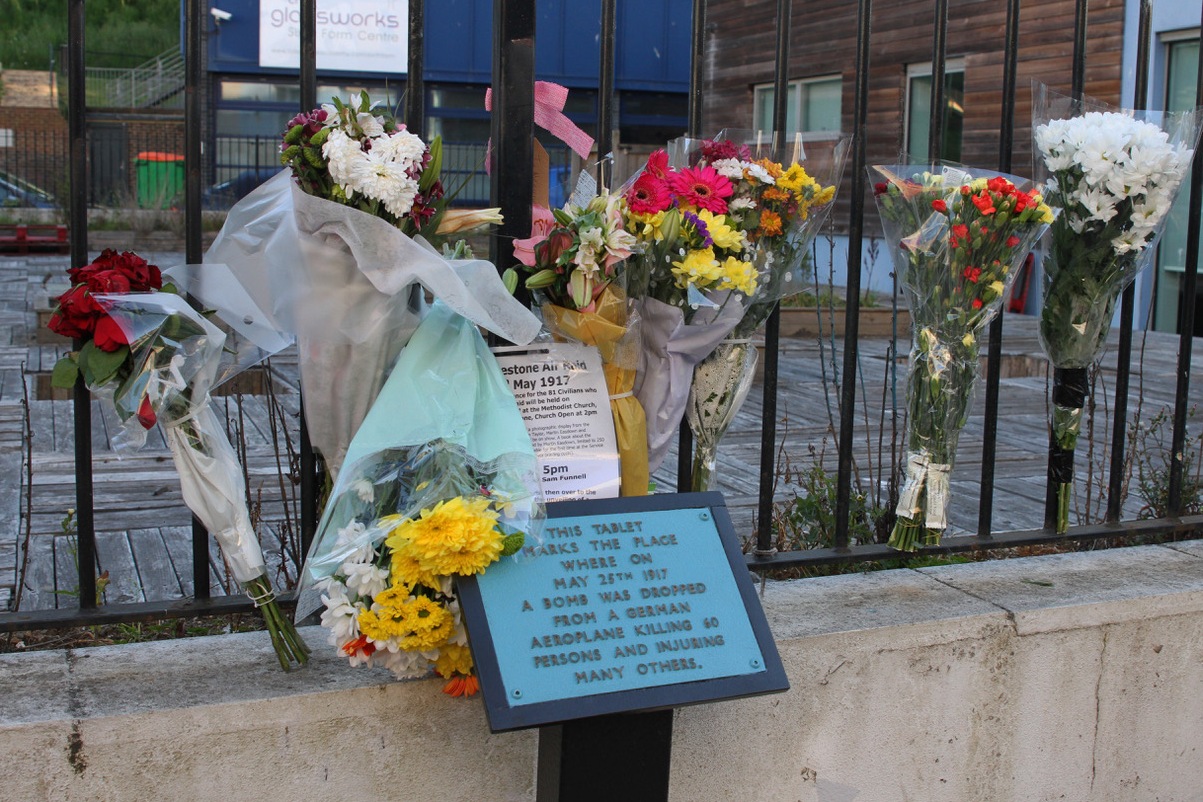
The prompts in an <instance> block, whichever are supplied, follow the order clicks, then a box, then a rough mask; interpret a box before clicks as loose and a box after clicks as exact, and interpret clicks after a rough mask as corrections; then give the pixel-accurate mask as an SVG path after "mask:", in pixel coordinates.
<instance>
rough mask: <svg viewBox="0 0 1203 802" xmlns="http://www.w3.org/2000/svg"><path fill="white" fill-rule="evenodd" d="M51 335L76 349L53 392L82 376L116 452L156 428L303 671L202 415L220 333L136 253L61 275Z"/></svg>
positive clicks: (216, 426) (191, 502)
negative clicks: (107, 417)
mask: <svg viewBox="0 0 1203 802" xmlns="http://www.w3.org/2000/svg"><path fill="white" fill-rule="evenodd" d="M69 274H70V276H71V278H72V280H73V281H74V282H75V283H74V284H73V285H72V287H71V288H70V289H69V290H67V291H66V292H65V293H63V295H62V296H60V297H59V304H58V307H57V308H56V309H55V311H54V314H53V315H52V316H51V318H50V323H49V325H50V328H51V329H52V330H53V331H56V332H58V333H59V334H64V335H66V336H69V337H74V338H76V339H78V340H83V344H82V346H81V347H80V349H79V350H78V351H74V352H72V353H70V354H68V355H67V356H65V357H63V358H62V359H60V360H59V362H58V364H56V365H55V367H54V375H53V384H54V385H55V386H57V387H71V386H73V385H74V384H75V382H76V380H77V378H78V377H79V376H81V375H82V377H83V379H84V382H85V383H86V384H87V386H88V389H90V390H91V391H92V392H94V393H96V394H97V395H99V396H100V397H102V398H105V399H108V400H109V401H111V403H112V404H113V406H114V408H115V409H116V412H117V417H118V418H119V419H120V420H121V421H122V422H123V423H124V424H125V427H124V429H123V430H122V431H121V432H119V433H118V434H117V435H115V436H114V437H113V445H114V447H115V448H117V449H122V448H129V447H131V446H132V447H137V446H140V445H142V444H143V443H144V442H145V439H146V431H147V430H148V429H151V428H153V427H154V425H155V424H156V423H159V424H161V425H162V427H163V433H164V437H165V438H166V440H167V444H168V446H169V447H170V448H171V454H172V458H173V460H174V462H175V466H176V470H177V471H178V473H179V475H180V484H181V488H182V490H183V496H184V502H185V503H186V504H187V505H188V507H189V509H191V510H192V512H193V513H195V515H196V516H197V518H199V519H200V520H201V521H202V522H203V523H204V524H205V526H206V527H207V528H208V529H209V531H210V532H212V533H213V536H214V537H215V538H216V539H217V542H218V544H219V545H220V546H221V549H222V553H223V554H224V555H225V558H226V562H227V563H228V564H229V566H230V570H231V572H232V573H233V574H234V578H235V580H237V581H238V583H239V585H241V587H242V588H243V589H244V590H245V591H246V593H247V594H248V595H249V596H250V597H251V598H252V599H253V600H254V601H255V604H256V606H257V607H259V610H260V612H262V614H263V617H264V620H265V621H266V623H267V628H268V632H269V633H270V635H271V639H272V645H273V647H274V648H275V651H276V656H277V657H278V658H279V660H280V665H281V667H282V668H284V669H285V670H288V668H289V667H290V665H291V663H292V662H294V661H295V662H298V663H304V662H305V661H306V660H308V657H309V650H308V648H307V647H306V645H305V642H304V641H302V640H301V638H300V636H299V635H298V634H297V632H296V629H295V627H294V626H293V625H292V622H291V621H289V620H288V619H287V618H286V617H285V616H284V614H283V613H282V612H281V610H280V608H279V605H278V604H277V603H276V601H275V595H274V592H273V590H272V585H271V580H270V579H269V578H268V576H267V572H266V570H265V567H264V563H263V555H262V552H261V551H260V548H259V541H258V539H257V538H256V536H255V531H254V529H253V527H252V526H251V521H250V514H249V512H248V508H247V502H246V496H245V491H244V490H243V481H242V470H241V468H240V467H239V465H238V458H237V455H236V454H235V453H234V449H233V447H232V446H231V445H230V441H229V439H228V438H227V437H226V433H225V427H224V425H223V424H222V422H220V421H219V420H218V419H217V416H216V415H215V414H214V413H213V411H212V409H211V408H210V406H209V388H210V387H211V386H212V384H213V381H214V377H215V376H216V374H217V370H218V365H219V363H220V361H221V357H222V351H223V346H224V345H225V334H223V333H222V332H221V331H220V330H219V329H218V328H217V327H215V326H214V325H213V324H212V323H210V322H209V321H207V320H205V319H204V318H203V317H202V316H201V315H200V313H198V312H197V311H196V310H194V309H193V308H192V307H191V306H189V305H188V303H187V301H185V300H184V299H183V298H181V297H180V296H178V295H175V294H174V293H171V292H154V291H153V290H159V289H168V290H170V289H171V287H163V286H162V279H161V277H160V274H159V269H158V268H157V267H155V266H154V265H151V264H148V263H147V262H146V261H145V260H144V259H142V258H141V257H139V256H137V255H136V254H133V253H130V252H126V253H121V254H118V253H116V252H114V251H105V252H104V253H102V254H101V255H100V257H99V258H98V259H97V260H96V261H94V262H92V263H91V264H89V265H86V266H84V267H80V268H72V270H70V271H69Z"/></svg>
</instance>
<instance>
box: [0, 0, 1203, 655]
mask: <svg viewBox="0 0 1203 802" xmlns="http://www.w3.org/2000/svg"><path fill="white" fill-rule="evenodd" d="M614 2H615V0H603V9H602V11H603V13H602V16H601V18H602V20H603V21H605V27H604V29H603V30H602V31H601V41H602V43H603V46H602V48H601V52H602V63H601V66H600V70H601V75H602V76H603V79H602V81H600V82H599V83H600V85H601V86H602V87H603V88H605V89H606V91H602V92H600V93H599V109H598V119H599V120H600V121H602V131H601V132H600V134H601V135H600V136H599V141H600V142H601V144H602V146H603V148H604V146H605V143H607V142H608V135H607V133H606V132H607V131H608V129H609V127H610V126H609V123H608V121H610V120H611V119H612V101H613V97H612V88H611V87H612V82H611V78H612V76H613V74H614V62H613V59H614V55H613V53H614V48H613V42H614V37H615V29H614V19H615V16H614ZM83 5H84V3H83V0H70V2H69V9H70V15H71V16H70V22H71V54H72V55H71V59H70V71H71V73H72V76H73V77H74V76H82V74H83V64H82V53H83V24H82V22H83ZM423 6H424V3H423V2H422V0H411V2H410V4H409V8H410V15H411V16H410V20H411V26H412V27H413V29H414V30H421V29H422V25H421V23H422V18H423V16H422V15H423ZM706 6H707V4H706V3H705V2H704V0H695V2H694V3H693V19H692V26H693V38H692V74H691V85H690V111H689V117H688V120H689V133H691V134H693V135H699V134H702V133H703V128H702V126H703V119H702V97H703V94H702V93H703V90H704V81H703V77H702V76H703V72H702V70H703V65H704V64H705V63H706V46H705V44H706V36H707V34H706V31H707V27H706V26H707V22H706ZM872 6H873V3H872V0H859V1H858V3H857V4H856V32H857V35H856V60H855V89H854V101H855V102H854V108H853V114H852V121H853V122H852V133H853V136H854V147H853V153H852V157H851V165H850V174H851V175H852V176H853V183H852V186H853V187H854V189H853V191H852V192H851V205H850V212H849V217H848V220H847V230H848V235H849V240H850V244H849V249H848V254H849V256H848V270H847V282H848V286H847V306H846V309H845V346H844V352H843V375H844V376H846V377H853V376H856V375H857V371H858V347H859V342H858V338H857V334H858V315H859V307H860V297H861V292H860V289H861V254H862V245H863V241H864V238H865V231H864V222H865V216H866V209H865V193H864V192H863V191H861V189H860V185H859V182H860V181H861V180H863V176H864V175H865V168H866V165H867V156H866V131H867V126H868V108H869V105H868V99H869V87H870V81H869V77H870V74H871V71H872V64H871V58H870V33H871V20H872ZM935 9H936V14H935V25H934V30H933V42H934V46H933V53H932V75H933V80H932V81H931V86H932V93H933V95H934V97H933V98H932V103H931V108H932V109H939V108H940V107H941V105H942V104H941V98H940V93H941V92H942V88H943V83H944V82H943V74H944V72H945V61H946V55H947V52H946V51H947V24H948V3H947V0H937V2H936V5H935ZM185 10H186V41H187V46H186V53H187V64H188V65H189V72H188V85H189V87H192V88H194V87H195V86H197V85H198V82H199V78H200V76H199V68H198V66H197V65H199V63H200V62H199V60H200V55H201V54H200V29H201V25H203V22H204V20H203V14H204V9H203V8H202V6H201V4H200V2H199V0H187V2H186V9H185ZM791 10H792V6H791V2H790V0H778V2H777V4H776V15H777V19H776V26H775V30H776V31H777V32H778V37H777V41H776V67H775V71H774V76H773V80H774V85H775V95H774V97H775V107H774V110H773V116H774V120H775V124H776V125H775V127H777V128H779V129H784V128H785V125H784V123H785V119H786V100H787V95H788V93H787V91H786V86H787V81H788V77H789V70H788V66H787V65H788V64H789V58H790V46H791V43H790V33H791V25H790V17H791ZM1019 10H1020V0H1006V33H1005V43H1004V64H1005V74H1004V85H1003V89H1002V92H1001V119H1000V131H1001V132H1002V137H1001V139H1000V141H999V156H998V162H997V167H998V169H999V170H1000V171H1007V170H1009V168H1010V153H1011V150H1012V144H1013V143H1012V142H1011V141H1010V138H1011V131H1012V128H1013V122H1014V119H1015V107H1016V87H1015V75H1016V63H1017V54H1018V52H1019V47H1020V44H1021V43H1020V41H1019V32H1018V31H1019V25H1018V22H1019ZM1086 10H1087V0H1077V4H1076V15H1075V18H1076V24H1075V27H1074V30H1073V32H1072V36H1073V38H1072V42H1073V60H1072V64H1073V89H1075V90H1077V91H1081V89H1082V86H1083V83H1084V76H1085V68H1086V41H1087V32H1086V23H1087V14H1086ZM1140 10H1141V16H1142V24H1141V34H1140V36H1141V37H1142V38H1143V39H1144V40H1145V41H1146V42H1147V40H1148V38H1149V33H1148V31H1149V27H1148V19H1149V15H1150V13H1151V11H1150V4H1149V2H1148V0H1144V1H1143V2H1141V4H1140ZM315 13H316V12H315V0H303V2H302V3H301V34H302V36H301V40H302V52H301V64H302V68H301V87H302V93H301V94H302V103H301V105H302V108H304V109H308V108H312V107H313V105H314V104H315V103H316V101H317V98H316V97H315V90H316V75H315V62H316V47H315V41H316V30H315V22H314V20H315ZM535 33H536V31H535V2H534V0H497V2H496V4H495V14H494V43H493V47H494V73H493V86H494V101H493V102H494V113H493V118H492V141H493V147H494V153H495V155H496V158H497V162H496V164H497V169H495V170H494V171H493V175H492V183H491V191H492V198H491V200H492V202H493V204H495V205H499V206H501V207H502V208H503V210H504V212H505V216H506V223H505V226H504V227H503V228H502V229H501V230H500V231H499V232H497V233H496V234H495V235H494V237H493V240H492V244H493V255H494V258H495V259H496V257H497V256H498V255H499V254H500V253H501V251H502V247H503V244H504V243H505V242H506V240H507V239H508V238H512V237H524V236H526V235H527V234H528V232H529V230H530V205H531V175H530V168H529V165H530V164H531V141H532V133H533V119H532V114H533V105H534V104H533V83H534V77H535V76H534V74H533V71H534V64H535V58H534V41H535ZM423 47H424V43H423V42H422V40H421V37H418V38H417V39H415V40H414V41H413V42H412V43H411V47H410V82H411V87H420V86H421V85H422V82H421V63H422V53H423ZM1148 64H1149V57H1148V50H1147V47H1146V48H1142V55H1141V59H1140V63H1139V64H1138V65H1137V67H1138V71H1139V72H1138V77H1137V84H1138V86H1141V87H1145V86H1147V82H1148ZM69 85H70V86H71V87H72V92H71V98H70V111H71V116H70V130H71V137H72V148H71V153H72V163H71V167H72V177H73V180H79V181H81V182H82V179H83V174H84V173H83V170H84V158H83V156H84V149H83V147H84V146H83V143H84V135H85V130H84V113H85V109H86V103H85V98H84V95H83V92H82V86H83V82H82V81H72V82H71V83H70V84H69ZM1199 85H1200V94H1201V95H1203V71H1201V75H1200V80H1199ZM1142 91H1143V90H1142ZM1139 97H1142V96H1140V95H1138V98H1139ZM1201 100H1203V98H1201ZM423 104H424V93H423V92H420V91H411V92H410V93H409V94H408V102H407V108H406V117H407V119H408V120H409V122H410V124H411V125H414V126H415V127H418V128H420V121H421V120H422V119H423V116H424V112H425V109H424V106H423ZM199 113H200V111H199V106H197V107H192V106H190V107H189V108H188V110H187V115H188V120H189V123H188V125H187V128H188V130H189V131H190V132H196V131H199V129H200V126H199V125H197V124H196V122H195V115H198V114H199ZM941 124H942V120H941V116H940V115H939V114H933V116H932V119H931V123H930V134H931V138H932V139H931V142H932V145H933V147H932V151H931V152H937V150H936V148H935V144H936V143H938V142H939V141H940V133H941V132H940V127H941ZM198 137H199V134H194V135H193V136H191V138H190V139H189V141H188V143H187V157H188V160H189V162H188V163H189V169H188V174H187V191H186V197H187V205H186V215H187V226H186V239H187V243H188V256H187V258H188V260H189V261H199V257H200V234H201V229H200V206H201V203H200V198H201V171H200V143H199V139H198ZM1191 186H1192V195H1191V206H1190V212H1189V213H1190V216H1191V219H1193V220H1198V219H1200V211H1201V209H1200V204H1201V202H1203V159H1196V160H1195V163H1194V170H1193V173H1192V175H1191ZM72 203H73V207H72V211H73V215H74V216H75V217H74V219H81V216H80V215H82V212H83V208H82V199H81V198H80V197H78V196H75V197H73V198H72ZM85 233H86V232H83V231H82V230H80V229H78V228H75V229H73V230H72V261H73V263H74V264H77V265H82V264H83V263H84V262H85V261H86V258H87V254H86V240H85V238H84V237H85ZM1198 251H1199V227H1198V226H1192V227H1191V229H1190V234H1189V240H1188V243H1187V253H1188V263H1187V266H1186V273H1185V279H1184V282H1185V293H1186V296H1187V297H1189V298H1193V297H1194V294H1195V291H1196V271H1197V268H1198V265H1197V254H1198ZM1132 295H1133V293H1132V290H1131V289H1130V290H1129V291H1128V292H1127V293H1126V294H1125V297H1124V301H1123V320H1124V326H1125V328H1126V331H1125V332H1124V335H1123V337H1122V339H1121V344H1120V349H1119V355H1118V360H1117V365H1118V367H1117V382H1116V386H1117V388H1119V391H1120V394H1121V395H1126V392H1127V389H1126V388H1127V381H1128V378H1129V376H1130V375H1131V371H1132V366H1131V362H1132V353H1131V337H1130V333H1131V319H1132V318H1131V308H1132V303H1133V299H1132ZM1193 315H1194V308H1193V305H1191V304H1186V305H1185V308H1184V310H1183V320H1182V324H1181V331H1182V334H1181V335H1180V341H1179V351H1178V361H1177V372H1176V382H1177V387H1176V394H1175V406H1174V411H1173V432H1172V446H1171V453H1172V461H1171V467H1170V471H1169V493H1168V498H1169V503H1168V511H1169V514H1168V516H1167V517H1161V518H1156V519H1152V520H1141V521H1121V520H1120V519H1119V510H1120V506H1119V504H1118V500H1117V498H1116V495H1117V493H1118V492H1119V485H1118V483H1117V476H1116V466H1115V464H1113V465H1112V468H1111V471H1112V477H1111V481H1110V482H1109V493H1110V494H1111V501H1110V503H1109V504H1108V514H1107V518H1106V520H1105V521H1104V522H1103V523H1099V524H1089V525H1084V526H1077V527H1071V528H1070V530H1069V532H1068V533H1067V534H1065V535H1056V534H1055V533H1054V532H1053V531H1052V528H1051V527H1048V528H1045V529H1040V530H1033V531H1018V532H996V531H994V529H993V524H992V520H993V518H992V513H993V503H994V502H993V487H994V471H995V461H996V457H995V455H996V440H997V426H996V423H997V417H998V402H999V386H1000V370H999V365H1000V353H1001V345H1000V343H1001V337H1002V332H1003V321H1002V318H1001V316H999V317H998V318H996V319H995V320H994V322H993V324H992V325H991V327H990V330H989V344H988V349H987V353H988V360H987V363H988V370H987V374H986V381H985V387H986V390H985V393H986V402H985V403H986V411H985V420H986V427H985V431H984V436H983V443H982V448H983V460H982V475H981V487H982V493H981V502H980V514H979V523H978V530H977V532H976V534H974V535H972V536H967V537H957V538H948V539H946V540H945V541H944V543H943V544H942V545H940V546H936V547H928V548H924V549H922V550H921V551H920V552H919V555H920V556H925V555H930V554H944V553H950V552H960V551H970V550H981V549H1000V548H1010V547H1019V546H1032V545H1039V544H1070V543H1075V542H1079V541H1091V540H1096V539H1099V538H1109V539H1110V538H1117V539H1125V538H1128V539H1131V538H1143V537H1148V536H1158V537H1180V536H1193V535H1197V534H1198V533H1199V532H1200V531H1203V516H1189V517H1181V516H1180V513H1181V512H1182V502H1183V486H1184V470H1183V469H1184V464H1183V450H1184V449H1183V446H1184V443H1185V438H1186V420H1187V415H1188V394H1189V390H1190V364H1191V355H1192V354H1191V348H1192V337H1191V332H1192V331H1193V330H1194V321H1193ZM778 328H779V317H778V313H777V312H775V313H774V314H773V316H772V317H770V319H769V321H768V324H767V326H766V330H765V366H764V416H763V422H762V425H763V430H762V440H761V455H762V457H761V472H760V516H759V520H760V521H761V522H762V525H761V526H760V527H759V531H758V532H757V538H756V542H755V548H754V551H753V552H752V553H750V554H749V555H748V558H747V559H748V564H749V566H750V567H751V568H753V569H755V570H761V571H763V570H771V569H777V568H786V567H796V566H802V565H812V566H813V565H827V564H833V563H849V562H866V561H875V560H883V559H899V558H905V557H906V555H901V554H900V553H899V552H896V551H893V550H891V549H889V548H888V547H887V546H885V545H884V544H880V543H867V544H853V543H852V542H851V539H850V537H849V529H848V526H849V509H850V495H851V488H852V483H853V431H854V430H853V426H854V422H855V421H854V419H855V414H856V404H857V401H858V385H857V382H856V381H854V380H851V379H849V380H847V381H844V382H843V384H842V386H841V389H840V397H839V427H838V429H839V432H838V434H839V458H838V474H837V492H836V527H837V529H836V536H835V540H834V544H833V545H832V546H831V547H829V548H822V549H813V550H808V551H790V552H778V551H777V550H776V549H775V548H774V540H773V532H772V531H771V530H770V527H769V526H768V525H767V524H766V522H768V521H771V520H772V515H771V514H770V511H771V508H772V504H773V482H774V479H775V474H776V462H775V452H776V446H777V432H776V415H775V413H774V409H775V403H776V399H777V393H778V362H777V356H778V351H779V345H780V344H779V337H778ZM89 410H90V397H89V395H88V393H87V391H86V389H84V388H83V386H82V385H80V386H78V387H77V389H76V395H75V411H76V413H75V432H76V434H75V443H76V444H77V445H76V448H77V452H76V479H77V504H78V533H79V545H78V561H79V566H80V574H79V596H78V598H79V599H80V601H81V609H79V610H65V611H50V612H44V613H29V614H20V615H16V616H14V615H9V616H0V631H4V630H13V629H17V628H27V627H30V626H35V625H36V626H57V625H65V624H77V623H99V622H110V621H127V620H145V619H151V618H160V617H171V616H188V615H194V614H199V613H210V612H223V611H246V610H249V609H250V604H249V602H246V601H245V600H243V599H209V598H207V597H206V595H205V590H204V589H207V588H208V587H209V581H208V574H207V571H208V565H207V560H206V559H205V555H206V554H207V535H205V533H204V532H203V531H199V530H198V531H197V532H196V536H195V540H194V543H195V550H194V553H195V554H196V555H197V556H198V559H197V560H196V565H195V576H194V586H195V587H196V588H198V589H200V591H199V593H198V598H197V599H195V600H186V601H182V602H178V601H177V602H157V603H149V604H141V605H125V606H122V607H120V608H116V607H106V608H104V609H97V606H96V603H95V572H94V571H93V570H92V568H93V566H95V559H96V557H95V543H94V534H93V531H92V528H93V521H92V492H93V491H92V481H91V468H90V460H91V451H90V443H91V436H90V430H91V417H90V412H89ZM1113 416H1114V418H1113V421H1114V427H1113V435H1112V441H1111V448H1112V449H1113V451H1112V453H1122V452H1123V450H1124V444H1123V440H1124V432H1125V430H1126V426H1127V420H1126V416H1127V412H1126V406H1125V400H1121V402H1120V403H1118V404H1117V405H1116V408H1115V409H1114V410H1113ZM302 439H303V440H304V436H303V430H302ZM691 450H692V444H691V440H690V437H689V434H688V430H683V431H682V435H681V441H680V460H681V462H680V468H679V487H680V488H681V489H684V488H686V487H687V486H688V481H689V480H688V476H689V472H690V461H689V460H690V453H691ZM304 453H305V455H307V460H302V465H303V468H302V483H303V490H302V493H303V505H302V506H303V508H307V512H306V513H304V515H303V530H304V531H305V533H306V535H307V536H308V537H311V536H312V533H313V528H314V524H315V522H316V511H317V510H316V488H317V481H316V476H317V471H316V466H315V463H314V461H313V459H312V452H311V451H309V449H308V447H307V446H304Z"/></svg>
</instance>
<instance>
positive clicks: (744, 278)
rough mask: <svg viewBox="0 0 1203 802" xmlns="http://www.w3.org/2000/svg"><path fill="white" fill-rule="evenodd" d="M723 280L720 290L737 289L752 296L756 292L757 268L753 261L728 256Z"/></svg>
mask: <svg viewBox="0 0 1203 802" xmlns="http://www.w3.org/2000/svg"><path fill="white" fill-rule="evenodd" d="M722 270H723V281H722V283H721V284H719V289H720V290H736V291H738V292H742V293H743V294H744V295H748V296H751V295H752V294H754V293H755V292H756V268H755V267H753V266H752V263H751V262H745V261H743V260H741V259H736V258H735V257H734V256H728V257H727V260H726V261H725V262H723V267H722Z"/></svg>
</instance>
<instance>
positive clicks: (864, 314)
mask: <svg viewBox="0 0 1203 802" xmlns="http://www.w3.org/2000/svg"><path fill="white" fill-rule="evenodd" d="M844 317H845V315H844V308H843V307H836V308H835V309H834V310H832V309H831V308H830V307H814V306H790V307H782V308H781V330H780V331H781V336H782V337H818V336H820V335H821V336H824V337H828V336H831V334H832V330H833V328H834V332H835V336H836V337H843V336H844ZM893 318H894V310H893V309H891V308H890V307H888V306H870V307H864V308H862V309H861V310H860V315H859V318H858V321H857V328H858V334H859V336H860V337H862V338H869V337H889V336H891V334H892V333H893V332H894V330H895V329H894V325H893ZM897 332H898V337H899V339H907V338H909V337H910V334H911V311H910V310H909V309H905V308H900V309H899V310H898V326H897Z"/></svg>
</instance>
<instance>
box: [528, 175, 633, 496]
mask: <svg viewBox="0 0 1203 802" xmlns="http://www.w3.org/2000/svg"><path fill="white" fill-rule="evenodd" d="M621 202H622V199H621V197H619V196H617V195H612V194H609V193H606V192H603V193H602V194H600V195H597V196H595V197H594V198H592V199H591V200H590V201H589V202H588V203H587V204H585V205H583V206H578V205H576V204H574V203H572V202H571V201H570V202H569V203H568V204H567V205H566V206H565V207H564V208H563V209H559V210H556V211H554V212H553V211H550V210H548V209H545V208H543V207H539V206H536V207H535V209H534V215H533V217H534V225H533V231H532V234H531V237H530V238H528V239H524V240H517V241H516V242H515V243H514V256H515V257H516V258H517V259H518V261H519V262H520V263H521V264H522V265H523V266H524V268H525V271H524V272H526V273H527V274H528V275H527V276H526V279H525V284H526V287H527V289H529V290H531V291H532V292H534V293H535V295H536V297H537V298H539V299H540V301H541V304H542V312H543V321H544V324H545V325H546V326H547V328H548V329H549V330H550V331H551V334H552V336H553V337H557V338H560V339H566V340H575V341H576V342H579V343H583V344H585V345H591V346H594V347H596V348H597V349H598V351H599V352H600V354H601V359H602V369H603V370H604V372H605V379H606V388H607V389H608V390H609V393H610V412H611V415H612V416H613V418H614V435H615V438H616V441H617V444H618V460H619V470H620V473H621V481H622V484H621V488H620V493H621V495H624V496H643V495H647V490H648V467H647V420H646V418H645V416H644V413H643V407H642V406H640V404H639V401H638V399H636V398H635V397H634V393H633V391H634V388H635V370H636V368H637V367H638V363H639V317H638V315H637V314H636V312H635V309H634V304H632V303H631V301H630V300H629V299H628V297H627V294H626V291H625V290H624V289H623V278H624V276H622V275H621V268H622V265H623V261H624V260H625V259H627V258H628V257H629V256H630V255H631V253H632V249H633V248H634V246H635V238H634V236H632V235H631V234H630V233H629V232H627V231H626V230H625V229H624V228H623V224H624V221H623V214H622V208H621ZM513 280H517V279H516V276H515V277H514V279H513Z"/></svg>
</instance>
